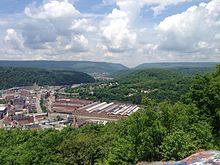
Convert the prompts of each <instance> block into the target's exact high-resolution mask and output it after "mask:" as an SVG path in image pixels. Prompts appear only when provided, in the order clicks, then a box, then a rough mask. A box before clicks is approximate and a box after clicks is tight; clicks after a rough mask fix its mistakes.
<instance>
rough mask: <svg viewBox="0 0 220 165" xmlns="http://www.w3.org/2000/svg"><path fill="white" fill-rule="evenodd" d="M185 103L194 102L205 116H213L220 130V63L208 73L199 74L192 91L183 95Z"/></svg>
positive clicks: (214, 122)
mask: <svg viewBox="0 0 220 165" xmlns="http://www.w3.org/2000/svg"><path fill="white" fill-rule="evenodd" d="M183 101H184V102H185V103H194V104H195V105H196V106H197V107H198V108H199V109H200V110H201V113H202V114H203V115H205V116H209V117H211V118H212V121H213V126H214V129H215V131H216V132H217V131H219V130H220V116H219V114H220V111H219V110H220V65H218V66H217V68H216V71H215V72H214V73H212V74H208V75H204V76H201V75H197V76H196V77H195V78H194V80H193V83H192V86H191V88H190V91H189V92H188V93H187V94H186V95H185V96H184V97H183Z"/></svg>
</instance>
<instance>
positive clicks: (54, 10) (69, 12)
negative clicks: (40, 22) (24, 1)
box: [24, 0, 80, 19]
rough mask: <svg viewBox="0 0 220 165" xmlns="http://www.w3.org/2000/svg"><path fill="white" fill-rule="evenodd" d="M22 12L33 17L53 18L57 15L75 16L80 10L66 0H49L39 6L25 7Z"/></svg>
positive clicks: (57, 16)
mask: <svg viewBox="0 0 220 165" xmlns="http://www.w3.org/2000/svg"><path fill="white" fill-rule="evenodd" d="M24 13H25V14H26V15H27V16H28V17H31V18H35V19H55V18H59V17H75V16H79V15H80V12H79V11H78V10H76V8H75V7H74V6H73V5H72V4H71V3H70V2H69V1H68V0H64V1H58V0H51V1H49V2H48V3H45V4H43V5H42V6H40V7H39V8H36V7H26V8H25V10H24Z"/></svg>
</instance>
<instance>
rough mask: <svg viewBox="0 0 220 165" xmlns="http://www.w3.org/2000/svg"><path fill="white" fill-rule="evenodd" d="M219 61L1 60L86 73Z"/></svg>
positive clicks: (205, 64) (200, 65)
mask: <svg viewBox="0 0 220 165" xmlns="http://www.w3.org/2000/svg"><path fill="white" fill-rule="evenodd" d="M217 64H218V63H214V62H198V63H197V62H190V63H185V62H183V63H181V62H177V63H145V64H141V65H138V66H137V67H134V68H128V67H126V66H124V65H122V64H118V63H108V62H92V61H0V66H10V67H32V68H42V69H56V70H71V71H78V72H84V73H104V72H105V73H110V74H115V75H117V74H119V75H120V74H125V73H129V72H131V71H132V70H143V69H149V68H151V69H152V68H161V69H166V68H167V69H169V68H170V69H172V68H189V69H190V68H197V69H199V70H203V69H204V68H206V69H207V68H208V69H210V70H211V69H213V70H214V68H215V67H216V65H217Z"/></svg>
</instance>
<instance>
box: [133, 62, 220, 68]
mask: <svg viewBox="0 0 220 165" xmlns="http://www.w3.org/2000/svg"><path fill="white" fill-rule="evenodd" d="M219 63H220V62H219ZM219 63H217V62H175V63H171V62H170V63H169V62H165V63H144V64H140V65H138V66H137V67H135V68H134V69H135V70H142V69H147V68H215V67H216V65H217V64H219Z"/></svg>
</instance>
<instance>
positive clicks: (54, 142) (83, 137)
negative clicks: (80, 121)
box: [0, 66, 220, 165]
mask: <svg viewBox="0 0 220 165" xmlns="http://www.w3.org/2000/svg"><path fill="white" fill-rule="evenodd" d="M166 76H168V75H166ZM162 77H163V76H162ZM161 79H162V78H161ZM190 86H191V87H190V88H189V90H188V91H187V94H185V95H184V96H183V99H182V100H181V101H179V102H177V103H170V102H169V101H162V102H156V101H155V100H152V99H149V98H147V97H144V98H143V99H142V103H143V105H145V106H144V108H143V109H142V110H140V111H138V112H136V113H134V114H133V115H131V116H130V117H128V118H126V119H123V120H120V121H119V122H117V123H109V124H107V125H106V126H100V125H99V126H98V125H90V126H87V127H83V128H80V129H72V128H66V129H64V130H62V131H56V130H47V131H43V130H41V131H33V130H32V131H31V130H26V131H23V130H0V139H1V140H0V164H36V165H37V164H72V165H75V164H85V165H93V164H96V165H103V164H105V165H132V164H135V163H137V162H140V161H160V160H179V159H182V158H184V157H186V156H188V155H190V154H192V153H194V152H196V151H198V150H201V149H204V150H206V149H218V150H219V149H220V145H219V144H220V140H219V139H220V127H219V123H220V117H219V114H220V113H219V110H220V66H218V68H217V69H216V71H215V72H214V73H212V74H208V75H199V76H196V77H195V78H194V79H193V81H192V84H191V85H190Z"/></svg>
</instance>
